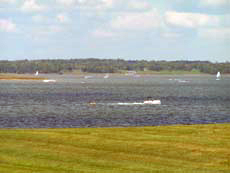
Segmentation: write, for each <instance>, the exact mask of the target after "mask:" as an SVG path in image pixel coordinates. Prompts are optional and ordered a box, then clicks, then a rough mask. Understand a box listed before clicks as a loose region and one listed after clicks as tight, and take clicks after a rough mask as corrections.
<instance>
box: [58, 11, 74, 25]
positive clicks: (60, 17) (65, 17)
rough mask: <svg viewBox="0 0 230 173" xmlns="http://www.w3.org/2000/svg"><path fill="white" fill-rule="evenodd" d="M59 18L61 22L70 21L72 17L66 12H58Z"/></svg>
mask: <svg viewBox="0 0 230 173" xmlns="http://www.w3.org/2000/svg"><path fill="white" fill-rule="evenodd" d="M57 19H58V21H59V22H61V23H69V22H70V21H71V20H70V18H69V17H68V16H67V15H66V14H63V13H61V14H58V15H57Z"/></svg>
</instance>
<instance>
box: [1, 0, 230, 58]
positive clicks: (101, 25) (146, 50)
mask: <svg viewBox="0 0 230 173" xmlns="http://www.w3.org/2000/svg"><path fill="white" fill-rule="evenodd" d="M90 57H95V58H123V59H138V60H141V59H146V60H209V61H213V62H216V61H218V62H224V61H230V0H191V1H188V0H161V1H159V0H0V60H3V59H8V60H15V59H47V58H49V59H53V58H90Z"/></svg>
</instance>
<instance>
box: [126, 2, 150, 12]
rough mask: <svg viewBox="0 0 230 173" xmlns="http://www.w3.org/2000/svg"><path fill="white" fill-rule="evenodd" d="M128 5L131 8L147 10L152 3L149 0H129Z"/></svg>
mask: <svg viewBox="0 0 230 173" xmlns="http://www.w3.org/2000/svg"><path fill="white" fill-rule="evenodd" d="M128 7H129V8H131V9H140V10H146V9H150V8H151V4H150V3H149V2H148V1H140V0H130V1H128Z"/></svg>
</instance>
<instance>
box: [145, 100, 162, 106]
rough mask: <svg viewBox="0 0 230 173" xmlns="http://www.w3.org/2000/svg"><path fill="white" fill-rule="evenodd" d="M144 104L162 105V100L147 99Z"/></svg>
mask: <svg viewBox="0 0 230 173" xmlns="http://www.w3.org/2000/svg"><path fill="white" fill-rule="evenodd" d="M144 104H150V105H160V104H161V101H160V100H146V101H144Z"/></svg>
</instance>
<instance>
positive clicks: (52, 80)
mask: <svg viewBox="0 0 230 173" xmlns="http://www.w3.org/2000/svg"><path fill="white" fill-rule="evenodd" d="M43 82H45V83H48V82H56V80H54V79H45V80H43Z"/></svg>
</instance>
